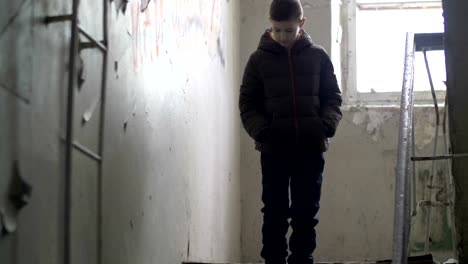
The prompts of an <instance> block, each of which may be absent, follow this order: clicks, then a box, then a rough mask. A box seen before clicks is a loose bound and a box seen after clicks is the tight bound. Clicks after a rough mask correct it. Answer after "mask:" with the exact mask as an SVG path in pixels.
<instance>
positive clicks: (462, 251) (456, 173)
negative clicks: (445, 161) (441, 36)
mask: <svg viewBox="0 0 468 264" xmlns="http://www.w3.org/2000/svg"><path fill="white" fill-rule="evenodd" d="M443 7H444V16H445V47H446V65H447V96H448V102H449V103H448V105H449V119H450V139H451V142H452V152H453V153H455V154H463V153H468V123H467V122H466V116H467V114H468V104H467V103H466V102H467V100H468V89H467V87H468V75H467V74H466V71H467V69H468V28H467V27H463V26H461V25H465V24H466V23H467V17H466V10H468V2H467V1H465V0H444V1H443ZM452 166H453V177H454V184H455V225H456V229H457V247H458V254H459V256H458V257H459V263H468V242H467V241H468V203H467V201H468V193H467V190H468V177H466V176H467V172H468V162H467V160H466V159H455V160H453V165H452Z"/></svg>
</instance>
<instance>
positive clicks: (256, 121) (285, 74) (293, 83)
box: [239, 30, 342, 152]
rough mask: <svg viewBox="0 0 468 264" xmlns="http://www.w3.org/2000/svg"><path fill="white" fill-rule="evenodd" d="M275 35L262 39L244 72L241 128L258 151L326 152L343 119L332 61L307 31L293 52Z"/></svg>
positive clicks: (264, 35)
mask: <svg viewBox="0 0 468 264" xmlns="http://www.w3.org/2000/svg"><path fill="white" fill-rule="evenodd" d="M270 32H271V31H270V30H267V31H266V32H265V34H263V36H262V38H261V40H260V44H259V46H258V49H257V50H256V51H255V52H254V53H253V54H252V55H251V56H250V59H249V61H248V63H247V66H246V68H245V72H244V77H243V80H242V85H241V88H240V96H239V109H240V115H241V119H242V123H243V125H244V127H245V129H246V130H247V133H248V134H249V135H250V136H251V137H252V138H253V139H254V140H255V142H256V149H257V150H259V151H262V152H284V151H307V150H312V151H314V150H320V151H325V150H326V146H327V144H326V142H327V141H328V140H327V138H331V137H333V135H334V134H335V131H336V128H337V126H338V123H339V121H340V120H341V117H342V113H341V110H340V106H341V102H342V100H341V93H340V89H339V87H338V83H337V80H336V76H335V74H334V69H333V65H332V63H331V61H330V58H329V56H328V55H327V53H326V52H325V51H324V49H323V48H321V47H318V46H315V45H314V44H313V43H312V39H311V38H310V36H309V35H308V34H307V33H306V32H304V31H302V32H301V37H300V38H299V39H298V40H297V41H296V42H295V43H294V45H293V46H292V48H291V49H290V50H288V49H286V48H284V47H283V46H281V45H280V44H279V43H277V42H276V41H274V40H273V39H272V38H271V35H270Z"/></svg>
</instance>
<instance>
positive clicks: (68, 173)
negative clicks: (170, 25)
mask: <svg viewBox="0 0 468 264" xmlns="http://www.w3.org/2000/svg"><path fill="white" fill-rule="evenodd" d="M72 2H73V3H72V13H71V14H67V15H57V16H47V17H45V19H44V22H45V23H46V24H49V23H56V22H65V21H69V22H71V26H70V27H71V43H70V50H69V69H68V90H67V112H66V117H67V120H66V136H65V139H64V140H65V167H64V168H65V170H64V176H65V184H64V188H65V200H64V201H65V208H64V216H63V217H64V237H63V239H64V255H63V258H64V259H63V263H65V264H70V263H71V251H72V248H71V243H72V240H71V205H72V204H71V202H72V201H71V198H72V197H71V196H72V184H71V179H72V154H73V150H74V149H75V150H77V151H79V152H81V153H82V154H84V155H85V156H87V157H88V158H90V159H91V160H94V161H95V162H97V163H98V179H97V184H98V186H97V196H98V197H97V208H98V210H97V219H96V220H97V234H96V235H97V247H98V248H97V260H96V261H97V262H96V263H102V156H103V143H104V142H103V138H104V117H105V105H106V104H105V101H106V80H107V64H108V63H107V58H108V0H102V2H103V14H102V26H103V36H102V37H103V39H102V41H98V40H96V38H94V37H93V36H91V34H89V33H88V32H86V30H85V29H84V28H82V27H81V26H80V25H79V24H78V18H79V16H78V7H79V0H72ZM80 36H83V37H84V38H85V39H86V40H87V42H80ZM89 48H96V49H98V50H100V51H101V53H102V56H103V63H102V69H101V70H102V75H101V78H102V79H101V87H100V101H101V103H100V121H99V141H98V152H97V153H94V152H93V151H91V150H90V149H89V148H87V147H85V146H83V145H81V144H80V143H79V142H78V141H76V140H75V139H74V137H73V121H74V120H73V119H74V118H73V117H74V102H75V89H74V88H75V86H76V84H77V69H76V60H77V56H78V54H79V52H80V51H81V50H82V49H89Z"/></svg>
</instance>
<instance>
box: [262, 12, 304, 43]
mask: <svg viewBox="0 0 468 264" xmlns="http://www.w3.org/2000/svg"><path fill="white" fill-rule="evenodd" d="M270 22H271V25H272V32H271V33H272V37H273V39H274V40H275V41H277V42H278V43H279V44H280V45H281V46H283V47H285V48H290V47H291V46H292V44H294V42H295V41H296V39H297V37H298V34H299V30H300V29H301V28H302V27H304V23H305V18H303V19H301V20H300V21H297V20H287V21H275V20H272V19H270Z"/></svg>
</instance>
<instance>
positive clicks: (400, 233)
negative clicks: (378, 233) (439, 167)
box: [392, 33, 468, 264]
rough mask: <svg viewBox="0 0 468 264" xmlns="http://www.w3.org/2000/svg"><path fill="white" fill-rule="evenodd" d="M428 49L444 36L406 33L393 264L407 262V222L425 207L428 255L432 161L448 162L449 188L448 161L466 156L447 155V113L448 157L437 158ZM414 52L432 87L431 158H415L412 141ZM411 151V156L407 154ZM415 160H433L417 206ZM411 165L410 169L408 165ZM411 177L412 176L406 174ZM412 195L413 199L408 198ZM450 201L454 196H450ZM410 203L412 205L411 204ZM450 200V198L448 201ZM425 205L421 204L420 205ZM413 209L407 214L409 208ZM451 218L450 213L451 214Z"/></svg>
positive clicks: (441, 46)
mask: <svg viewBox="0 0 468 264" xmlns="http://www.w3.org/2000/svg"><path fill="white" fill-rule="evenodd" d="M431 50H444V34H443V33H423V34H413V33H407V35H406V50H405V67H404V75H403V88H402V93H401V108H400V109H401V112H400V134H399V143H398V157H397V171H396V191H395V218H394V233H393V262H392V263H395V264H397V263H398V264H400V263H407V262H408V255H409V252H408V249H409V248H408V246H409V235H410V229H411V225H410V221H411V216H415V212H416V208H417V206H427V207H428V214H427V216H426V223H427V226H426V237H425V252H426V253H428V252H429V231H430V223H431V209H432V206H436V205H437V202H436V201H432V190H433V189H436V188H438V187H437V186H433V179H434V173H435V161H436V160H447V162H448V164H447V167H448V175H447V176H448V178H449V182H450V185H451V189H453V186H452V183H451V182H452V180H451V177H452V175H451V172H450V160H452V159H455V158H466V157H468V154H450V153H449V149H448V143H447V134H446V114H445V115H444V120H443V125H444V131H443V133H444V141H445V150H444V151H446V152H447V154H445V155H437V145H438V137H439V125H440V114H439V107H438V102H437V97H436V93H435V88H434V84H433V82H432V75H431V71H430V68H429V62H428V59H427V54H426V52H427V51H431ZM415 52H423V54H424V61H425V64H426V70H427V74H428V78H429V83H430V86H431V93H432V99H433V103H434V108H435V112H436V128H435V129H436V131H435V140H434V141H435V142H434V150H433V155H432V156H426V157H417V156H416V155H415V142H414V136H415V135H414V90H413V85H414V59H415ZM444 107H445V111H447V107H448V101H447V97H446V99H445V106H444ZM410 152H411V153H410ZM418 161H432V170H431V175H430V183H429V185H428V186H427V189H426V191H427V192H428V200H425V201H420V202H418V203H416V198H415V185H416V169H415V162H418ZM410 165H411V166H410ZM410 174H412V177H410V176H409V175H410ZM411 196H413V197H411ZM451 198H453V195H452V197H451ZM411 200H412V205H410V204H411ZM451 200H453V199H451ZM422 202H424V203H422ZM441 205H442V206H450V209H451V210H453V201H450V202H449V203H447V204H441ZM411 207H412V209H413V212H412V215H410V209H411ZM452 215H453V211H452ZM454 232H455V231H454V230H452V240H453V242H455V237H454V235H455V233H454Z"/></svg>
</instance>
